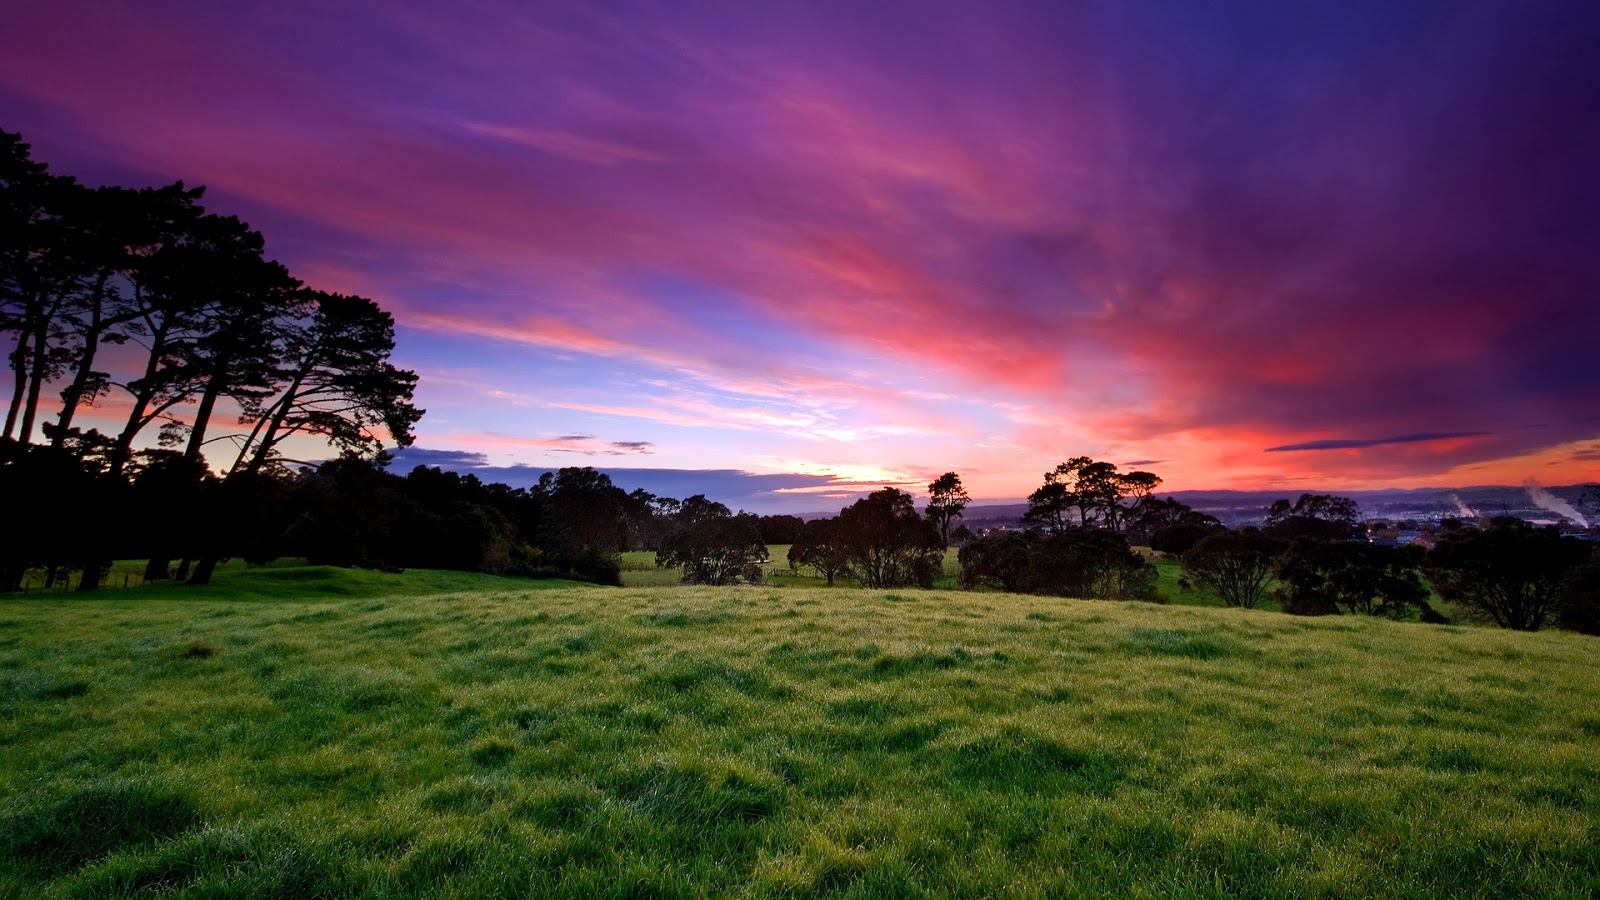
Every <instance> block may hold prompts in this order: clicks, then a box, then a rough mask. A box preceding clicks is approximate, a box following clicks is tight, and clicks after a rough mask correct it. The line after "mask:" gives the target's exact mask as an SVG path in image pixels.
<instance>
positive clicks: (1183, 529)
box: [1150, 516, 1227, 556]
mask: <svg viewBox="0 0 1600 900" xmlns="http://www.w3.org/2000/svg"><path fill="white" fill-rule="evenodd" d="M1207 518H1210V517H1209V516H1208V517H1207ZM1226 530H1227V529H1225V528H1223V527H1222V524H1221V523H1220V522H1218V523H1217V524H1214V525H1202V524H1199V523H1191V522H1183V523H1179V524H1177V525H1168V526H1166V527H1165V528H1161V529H1159V530H1157V531H1156V533H1155V534H1153V535H1151V536H1150V549H1151V550H1155V551H1158V552H1161V553H1170V554H1172V555H1173V556H1182V555H1184V554H1185V553H1188V552H1189V548H1190V547H1193V546H1194V545H1195V544H1198V543H1200V541H1201V540H1203V539H1204V538H1206V537H1207V536H1209V535H1213V534H1216V533H1217V532H1219V531H1226Z"/></svg>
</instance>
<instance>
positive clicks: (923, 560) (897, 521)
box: [838, 488, 944, 588]
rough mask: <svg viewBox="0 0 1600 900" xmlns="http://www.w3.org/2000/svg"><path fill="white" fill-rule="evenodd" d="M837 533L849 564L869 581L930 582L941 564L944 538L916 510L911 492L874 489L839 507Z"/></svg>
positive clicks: (884, 583)
mask: <svg viewBox="0 0 1600 900" xmlns="http://www.w3.org/2000/svg"><path fill="white" fill-rule="evenodd" d="M838 538H839V540H840V542H841V543H843V544H844V545H845V546H846V547H847V548H848V549H849V553H850V568H851V570H852V571H854V572H855V574H856V577H858V578H860V579H861V582H862V583H863V584H865V585H866V586H867V587H873V588H887V587H905V586H908V585H918V586H921V587H932V586H933V580H934V578H935V577H937V576H938V575H939V573H940V571H941V570H942V568H943V562H944V542H943V541H942V540H941V539H940V537H939V531H938V529H936V528H934V527H933V523H931V522H929V521H928V520H926V519H924V518H922V517H921V516H919V515H917V509H916V506H915V505H914V504H913V502H912V498H911V495H910V494H907V493H905V492H904V491H901V490H898V489H896V488H884V489H883V490H880V491H874V492H873V493H871V494H869V495H867V496H866V497H864V498H862V499H860V500H857V501H856V502H855V503H852V504H851V505H850V506H847V507H845V508H844V509H842V510H840V511H839V524H838Z"/></svg>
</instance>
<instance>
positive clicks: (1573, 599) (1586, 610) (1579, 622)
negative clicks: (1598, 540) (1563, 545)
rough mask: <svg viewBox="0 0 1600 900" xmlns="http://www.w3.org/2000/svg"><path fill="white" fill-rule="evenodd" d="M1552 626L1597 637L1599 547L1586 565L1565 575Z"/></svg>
mask: <svg viewBox="0 0 1600 900" xmlns="http://www.w3.org/2000/svg"><path fill="white" fill-rule="evenodd" d="M1556 625H1557V626H1558V627H1560V628H1564V629H1566V630H1567V631H1576V632H1580V633H1582V634H1600V546H1597V547H1595V548H1594V552H1593V553H1590V554H1589V561H1588V562H1587V563H1586V564H1584V565H1581V566H1574V567H1573V568H1572V570H1571V571H1570V572H1568V573H1567V578H1566V582H1565V583H1564V584H1562V586H1561V611H1560V613H1559V614H1557V617H1556Z"/></svg>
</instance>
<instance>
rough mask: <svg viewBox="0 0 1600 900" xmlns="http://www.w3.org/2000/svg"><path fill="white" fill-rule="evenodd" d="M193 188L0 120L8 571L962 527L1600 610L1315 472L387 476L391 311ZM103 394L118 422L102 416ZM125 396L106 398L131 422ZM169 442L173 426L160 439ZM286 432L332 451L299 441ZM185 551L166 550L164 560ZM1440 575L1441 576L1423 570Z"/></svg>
mask: <svg viewBox="0 0 1600 900" xmlns="http://www.w3.org/2000/svg"><path fill="white" fill-rule="evenodd" d="M203 195H204V189H203V188H188V187H186V186H185V185H184V184H183V183H182V182H177V183H174V184H171V185H166V186H162V187H153V188H143V189H128V188H120V187H100V188H89V187H87V186H85V185H83V184H80V183H79V182H78V181H76V180H75V179H73V178H71V177H69V176H63V175H57V174H53V173H51V172H50V171H49V170H48V168H47V167H46V166H45V165H43V164H42V163H38V162H36V161H34V160H33V159H32V158H31V156H30V150H29V147H28V145H27V144H25V143H23V141H22V139H21V136H20V135H16V134H11V133H7V132H3V131H0V228H3V234H0V334H3V335H5V336H7V337H8V339H9V347H10V350H9V352H8V354H7V357H6V358H7V363H8V366H9V368H10V371H11V379H12V390H11V396H10V398H9V402H8V403H7V408H6V416H5V425H4V432H3V434H0V496H3V497H5V498H6V499H7V500H8V504H9V512H8V514H7V515H5V516H4V517H0V521H3V522H4V530H5V533H4V535H3V538H4V540H3V541H0V590H17V589H18V588H19V587H20V586H21V585H22V583H23V578H24V577H25V573H27V572H29V571H30V570H40V571H42V572H43V573H44V579H45V581H46V583H53V582H54V581H56V580H58V579H61V578H64V577H66V576H68V575H70V574H72V573H77V574H78V576H79V589H80V590H93V589H95V588H96V587H97V586H98V585H99V584H100V581H101V579H102V578H103V577H104V574H105V572H106V571H107V570H108V568H109V565H110V561H111V560H113V559H127V558H135V559H145V560H147V561H148V562H147V565H146V569H145V579H146V580H152V581H153V580H160V579H164V578H177V579H180V580H184V581H186V582H187V583H190V584H205V583H207V582H208V581H209V579H210V576H211V573H212V571H213V569H214V568H215V566H216V565H217V563H218V562H219V561H220V560H222V559H224V558H229V557H242V558H244V559H246V560H250V561H254V562H263V561H266V560H270V559H273V558H276V557H278V556H303V557H305V558H307V559H309V560H310V561H312V562H325V563H330V564H338V565H367V566H377V567H385V568H404V567H410V566H420V567H434V568H452V569H468V570H482V571H488V572H499V573H505V574H523V575H532V576H561V577H570V578H579V579H584V580H589V581H595V582H599V583H605V584H620V562H619V558H618V554H619V553H621V552H623V551H626V550H654V551H656V559H657V563H658V564H659V565H661V566H664V567H671V568H676V569H679V570H680V571H681V572H682V573H683V575H684V579H685V580H686V581H689V582H693V583H703V584H730V583H737V582H741V581H743V582H751V581H759V580H761V579H762V577H763V575H762V572H763V569H762V566H763V564H765V563H766V562H767V561H768V560H767V552H768V551H767V546H768V545H770V544H789V545H790V551H789V556H788V560H787V562H788V564H789V566H790V567H791V568H802V567H805V568H810V569H812V570H814V571H816V572H817V573H818V575H819V576H820V577H822V578H824V579H826V581H827V583H828V584H834V583H835V582H837V581H838V580H840V579H850V580H854V581H857V582H859V583H861V584H864V585H866V586H869V587H901V586H921V587H930V586H932V585H933V584H934V583H935V581H936V580H937V579H938V578H939V577H940V575H941V574H942V571H943V561H944V554H945V550H946V548H947V547H948V546H949V545H950V543H951V541H952V540H955V541H956V542H957V543H958V544H960V550H959V553H958V561H959V567H960V572H959V576H958V578H959V582H960V584H961V585H962V586H964V587H967V588H971V589H983V588H997V589H1002V590H1007V591H1021V592H1031V593H1039V594H1049V595H1060V596H1073V597H1085V598H1108V599H1133V600H1153V599H1156V598H1157V596H1158V595H1157V591H1156V589H1155V584H1156V571H1155V569H1154V568H1153V567H1152V566H1151V565H1150V564H1149V562H1148V561H1147V560H1146V559H1145V557H1144V556H1143V555H1142V554H1140V553H1139V552H1137V551H1136V550H1135V549H1134V548H1135V546H1148V547H1150V548H1153V549H1154V550H1156V551H1159V552H1165V553H1170V554H1172V555H1174V556H1176V557H1179V558H1180V559H1181V560H1182V564H1183V569H1184V572H1185V580H1186V582H1187V583H1191V584H1199V585H1203V586H1205V587H1207V588H1209V589H1210V590H1212V591H1213V592H1214V593H1215V594H1216V595H1217V596H1218V597H1220V598H1221V599H1222V600H1223V602H1225V603H1227V604H1229V605H1232V606H1241V607H1254V606H1257V605H1259V604H1260V603H1261V602H1262V601H1263V600H1264V599H1266V598H1268V597H1273V598H1275V599H1277V600H1278V602H1279V604H1280V606H1281V608H1282V609H1283V610H1284V611H1286V612H1291V613H1299V614H1329V613H1358V614H1370V615H1381V616H1388V617H1391V618H1407V617H1411V616H1420V617H1421V618H1423V619H1428V620H1438V619H1441V618H1442V616H1440V615H1439V613H1438V612H1437V611H1436V610H1434V609H1433V607H1432V606H1431V605H1430V603H1429V599H1430V597H1431V596H1432V593H1434V592H1436V593H1437V595H1438V596H1439V597H1441V598H1443V599H1445V600H1447V601H1450V602H1452V603H1454V604H1455V605H1456V606H1457V608H1458V609H1459V610H1464V611H1465V612H1467V613H1468V614H1470V615H1475V616H1478V617H1481V618H1484V619H1487V620H1489V621H1492V622H1494V623H1496V624H1498V625H1501V626H1503V627H1506V628H1516V629H1529V630H1531V629H1536V628H1539V627H1542V626H1543V625H1546V624H1549V623H1551V622H1556V623H1558V624H1561V625H1562V626H1564V627H1570V628H1576V629H1579V630H1587V631H1595V630H1597V629H1600V624H1597V622H1596V620H1597V619H1600V613H1597V612H1596V609H1597V606H1600V601H1597V600H1596V594H1597V588H1596V585H1597V583H1600V574H1597V573H1600V551H1592V550H1591V548H1589V547H1588V546H1586V545H1583V544H1581V543H1580V542H1578V541H1575V540H1572V539H1570V538H1563V537H1561V536H1560V535H1558V534H1556V533H1555V532H1554V531H1553V530H1540V529H1533V528H1531V527H1527V526H1525V525H1522V524H1520V523H1515V522H1507V523H1502V524H1503V527H1492V528H1489V529H1484V530H1480V529H1477V528H1469V527H1460V528H1455V529H1452V530H1450V531H1449V533H1447V534H1446V536H1445V537H1444V538H1443V539H1442V540H1441V541H1440V542H1439V543H1438V545H1437V546H1435V547H1433V548H1432V549H1430V550H1428V551H1426V552H1423V551H1421V550H1419V549H1414V548H1412V549H1406V548H1393V547H1381V546H1376V545H1372V544H1368V543H1367V542H1365V541H1364V540H1361V534H1360V528H1359V523H1360V511H1359V508H1358V507H1357V506H1356V504H1355V503H1354V502H1353V501H1350V500H1349V499H1347V498H1341V497H1335V496H1331V495H1313V494H1306V495H1303V496H1301V497H1300V498H1298V499H1297V500H1294V501H1292V502H1291V501H1290V500H1287V499H1284V500H1280V501H1278V502H1276V503H1274V504H1273V505H1272V507H1271V508H1270V509H1269V510H1267V517H1266V523H1265V525H1264V527H1262V528H1246V529H1239V530H1232V531H1230V530H1228V529H1226V528H1224V527H1223V526H1222V524H1221V523H1220V522H1218V521H1217V520H1216V519H1215V518H1213V517H1211V516H1209V515H1206V514H1204V513H1201V512H1198V511H1196V510H1194V509H1191V508H1190V507H1188V506H1186V505H1184V504H1182V503H1180V502H1178V501H1177V500H1175V499H1173V498H1170V497H1169V498H1165V499H1163V498H1160V497H1157V496H1156V493H1155V492H1156V490H1157V489H1158V488H1159V487H1160V485H1161V483H1162V480H1161V478H1160V477H1159V476H1157V475H1155V474H1154V473H1151V472H1147V471H1131V472H1123V471H1121V470H1120V469H1119V468H1118V466H1116V465H1115V464H1112V463H1108V462H1103V461H1097V460H1094V459H1091V458H1089V457H1086V456H1078V457H1073V458H1071V459H1068V460H1067V461H1065V462H1063V463H1061V464H1059V465H1058V466H1056V467H1055V468H1054V469H1052V470H1050V471H1049V472H1046V473H1045V474H1044V478H1043V483H1042V484H1041V485H1040V486H1039V488H1038V489H1036V490H1035V491H1033V492H1032V494H1030V495H1029V497H1028V508H1027V512H1026V514H1025V515H1024V517H1023V519H1022V523H1021V524H1022V526H1023V527H1022V528H1021V529H1017V530H1010V529H1007V530H999V531H990V532H989V533H987V534H983V535H976V536H975V535H972V534H971V533H970V532H969V531H968V530H967V529H966V528H965V527H964V526H961V525H960V524H958V520H960V519H961V518H962V517H963V511H964V510H965V509H966V507H967V506H968V505H969V504H970V498H969V496H968V495H967V492H966V490H965V489H964V487H963V485H962V483H961V478H960V476H959V475H958V474H957V473H955V472H947V473H945V474H944V475H942V476H940V477H939V478H937V479H935V480H934V481H933V482H932V483H930V484H929V485H928V486H927V494H928V498H929V499H928V502H927V505H926V508H925V509H924V510H923V511H922V512H921V513H919V512H918V511H917V509H916V505H915V499H914V498H913V497H912V495H910V494H908V493H906V492H904V491H900V490H898V489H895V488H885V489H883V490H880V491H877V492H875V493H872V494H871V495H869V496H867V497H865V498H863V499H861V500H859V501H857V502H855V503H853V504H851V505H850V506H848V507H846V508H844V509H842V510H840V512H839V514H838V515H837V516H835V517H830V518H824V519H816V520H813V521H808V522H802V521H801V520H800V519H798V518H796V517H793V516H756V515H754V514H750V513H745V512H742V511H741V512H740V513H738V514H735V513H733V512H732V511H731V510H729V509H728V507H726V506H725V505H723V504H721V503H718V502H715V501H712V500H709V499H707V498H706V497H704V496H702V495H696V496H693V497H690V498H688V499H686V500H677V499H675V498H670V497H657V496H655V495H653V494H650V493H648V492H646V491H633V492H632V493H629V492H625V491H623V490H622V489H621V488H619V487H617V486H616V485H614V484H613V483H612V482H611V480H610V478H609V477H608V476H606V475H605V474H604V473H600V472H597V471H595V470H593V469H590V468H567V469H562V470H560V471H558V472H553V473H547V474H546V475H544V476H543V477H541V479H540V480H539V482H538V483H537V484H536V485H534V486H532V487H529V488H512V487H509V486H507V485H503V484H488V483H484V482H482V481H480V480H478V479H477V478H476V477H474V476H472V475H458V474H455V473H450V472H443V471H441V470H439V469H429V468H424V467H418V468H416V469H414V470H413V471H412V472H410V473H408V474H406V475H404V476H401V475H398V474H395V473H391V472H389V471H388V470H387V462H388V459H389V457H388V456H387V455H386V453H385V452H384V448H385V446H387V445H392V446H398V447H405V446H409V445H410V443H411V441H412V429H413V428H414V426H415V425H416V423H417V421H418V420H419V419H420V417H421V416H422V414H423V411H422V410H420V409H417V408H416V407H415V406H414V404H413V403H412V397H413V392H414V389H415V386H416V382H417V377H416V375H415V373H413V372H409V371H406V370H403V369H400V368H397V367H396V366H394V365H393V364H392V363H391V362H390V356H391V354H392V352H393V350H394V323H393V319H392V318H391V317H390V315H389V314H388V313H387V312H385V311H383V310H382V309H381V308H379V306H378V305H377V304H376V303H375V302H373V301H372V300H370V299H367V298H364V297H357V296H351V295H344V294H337V293H329V292H324V291H319V290H315V289H313V288H310V287H308V286H306V285H305V284H303V283H302V282H300V281H299V280H298V279H296V278H294V277H293V276H292V275H290V274H289V272H288V270H287V269H286V268H285V267H284V266H283V265H282V264H280V263H278V262H276V261H274V260H271V259H269V258H267V256H266V253H265V247H266V242H265V239H264V238H263V237H262V235H261V234H260V233H259V232H257V231H255V230H253V229H251V228H250V227H249V226H248V225H247V224H245V223H244V222H242V221H240V220H239V219H238V218H236V217H233V216H226V215H221V214H217V213H212V212H208V211H207V210H206V209H205V208H204V206H203V205H202V204H201V202H200V201H201V200H202V198H203ZM93 407H99V408H100V410H101V416H100V418H101V419H102V420H103V419H105V418H107V416H108V415H109V416H110V417H111V419H112V421H114V422H118V423H120V424H118V425H117V426H116V427H114V428H112V429H110V430H108V431H107V432H105V433H102V432H101V431H99V430H97V429H93V428H90V429H84V428H83V427H82V426H81V425H80V424H78V420H79V419H80V418H81V417H82V415H83V412H84V410H85V409H88V408H93ZM113 413H114V415H112V414H113ZM152 434H153V436H154V444H155V446H148V445H149V444H151V443H152V442H151V440H150V437H151V435H152ZM296 438H313V439H315V440H314V441H311V442H307V443H303V444H301V446H310V447H315V448H317V450H319V451H320V452H322V453H324V454H325V453H326V452H327V448H328V447H329V446H331V447H332V448H333V449H334V450H335V451H337V452H338V454H339V455H338V458H336V459H334V460H332V461H330V462H326V463H322V464H317V463H315V462H314V461H308V460H295V459H292V458H291V457H290V456H289V453H290V452H291V450H292V448H293V447H294V446H296V440H295V439H296ZM174 563H176V564H177V568H176V571H174V570H173V564H174ZM1429 586H1431V587H1432V589H1433V590H1432V592H1430V590H1429Z"/></svg>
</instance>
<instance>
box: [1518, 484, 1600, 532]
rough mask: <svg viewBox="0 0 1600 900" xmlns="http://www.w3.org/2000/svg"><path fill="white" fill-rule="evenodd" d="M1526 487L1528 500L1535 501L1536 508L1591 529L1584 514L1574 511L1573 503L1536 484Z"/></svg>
mask: <svg viewBox="0 0 1600 900" xmlns="http://www.w3.org/2000/svg"><path fill="white" fill-rule="evenodd" d="M1524 487H1526V488H1527V489H1528V499H1530V500H1532V501H1533V505H1534V506H1537V507H1539V508H1540V509H1548V510H1549V511H1551V512H1553V513H1555V514H1556V515H1558V516H1560V517H1561V518H1563V519H1570V520H1572V521H1574V522H1577V523H1578V524H1579V525H1580V526H1582V527H1584V528H1588V527H1589V520H1588V519H1586V518H1584V517H1583V513H1580V512H1578V511H1577V510H1575V509H1573V508H1572V504H1571V503H1568V502H1567V501H1565V500H1563V499H1561V498H1560V497H1557V496H1556V495H1555V494H1552V493H1550V492H1549V491H1547V490H1545V489H1544V488H1542V487H1539V486H1538V485H1536V484H1528V485H1524Z"/></svg>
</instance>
